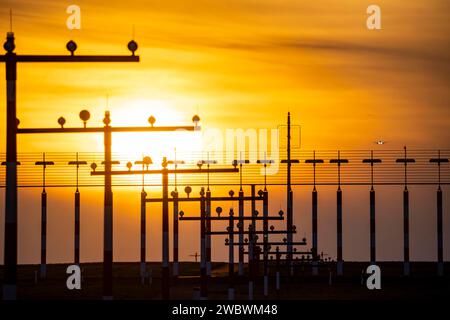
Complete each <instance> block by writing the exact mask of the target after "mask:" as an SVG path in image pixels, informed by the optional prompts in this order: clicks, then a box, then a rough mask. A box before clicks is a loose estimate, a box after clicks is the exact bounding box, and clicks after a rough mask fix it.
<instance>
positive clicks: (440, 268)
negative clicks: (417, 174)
mask: <svg viewBox="0 0 450 320" xmlns="http://www.w3.org/2000/svg"><path fill="white" fill-rule="evenodd" d="M430 162H431V163H437V165H438V188H437V191H436V205H437V273H438V275H439V276H443V275H444V237H443V220H442V219H443V210H442V189H441V163H448V162H449V160H448V159H442V158H441V151H440V150H439V151H438V158H435V159H430Z"/></svg>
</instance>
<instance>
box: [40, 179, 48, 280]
mask: <svg viewBox="0 0 450 320" xmlns="http://www.w3.org/2000/svg"><path fill="white" fill-rule="evenodd" d="M46 276H47V192H45V187H44V189H42V193H41V268H40V278H41V279H45V278H46Z"/></svg>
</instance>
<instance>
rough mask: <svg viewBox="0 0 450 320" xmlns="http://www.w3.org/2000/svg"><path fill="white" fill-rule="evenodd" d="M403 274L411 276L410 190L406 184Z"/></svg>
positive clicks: (404, 194) (404, 195)
mask: <svg viewBox="0 0 450 320" xmlns="http://www.w3.org/2000/svg"><path fill="white" fill-rule="evenodd" d="M403 235H404V238H403V239H404V241H403V275H404V276H409V274H410V263H409V191H408V189H407V188H406V186H405V190H404V191H403Z"/></svg>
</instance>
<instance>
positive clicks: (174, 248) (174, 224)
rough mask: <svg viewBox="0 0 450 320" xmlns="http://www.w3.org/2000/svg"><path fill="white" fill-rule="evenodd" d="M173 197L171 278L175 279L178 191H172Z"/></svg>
mask: <svg viewBox="0 0 450 320" xmlns="http://www.w3.org/2000/svg"><path fill="white" fill-rule="evenodd" d="M172 197H173V276H174V277H175V278H177V277H178V276H179V266H178V240H179V238H178V227H179V224H178V212H179V208H178V190H176V189H175V191H172Z"/></svg>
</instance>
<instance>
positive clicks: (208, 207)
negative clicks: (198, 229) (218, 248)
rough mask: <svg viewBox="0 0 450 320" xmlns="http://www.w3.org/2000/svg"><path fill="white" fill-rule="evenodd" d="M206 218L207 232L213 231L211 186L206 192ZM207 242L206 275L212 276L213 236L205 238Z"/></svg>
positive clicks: (208, 235)
mask: <svg viewBox="0 0 450 320" xmlns="http://www.w3.org/2000/svg"><path fill="white" fill-rule="evenodd" d="M205 216H206V218H208V219H206V230H207V231H211V219H209V218H210V217H211V190H209V185H208V188H207V190H206V199H205ZM205 240H206V275H207V276H208V277H209V276H211V269H212V265H211V235H210V234H207V235H206V237H205Z"/></svg>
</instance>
